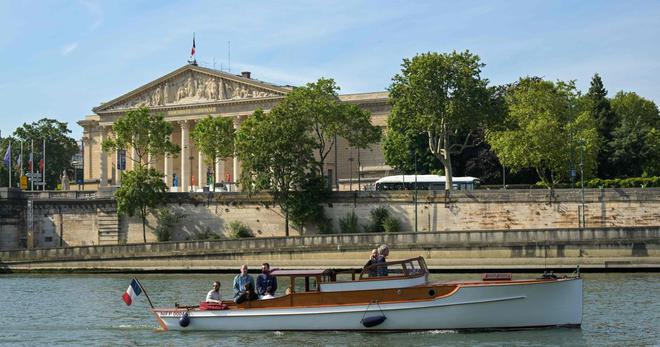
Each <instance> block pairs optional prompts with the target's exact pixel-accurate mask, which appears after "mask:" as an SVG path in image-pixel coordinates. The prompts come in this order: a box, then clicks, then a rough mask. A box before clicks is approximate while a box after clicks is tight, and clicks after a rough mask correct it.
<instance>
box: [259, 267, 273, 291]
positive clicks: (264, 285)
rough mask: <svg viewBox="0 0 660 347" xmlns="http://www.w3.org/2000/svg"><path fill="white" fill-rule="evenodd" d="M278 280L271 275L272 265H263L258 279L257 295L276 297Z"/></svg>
mask: <svg viewBox="0 0 660 347" xmlns="http://www.w3.org/2000/svg"><path fill="white" fill-rule="evenodd" d="M275 291H277V278H275V277H274V276H272V275H271V274H270V264H268V263H263V264H261V274H259V276H258V277H257V294H259V296H275Z"/></svg>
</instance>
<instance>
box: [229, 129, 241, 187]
mask: <svg viewBox="0 0 660 347" xmlns="http://www.w3.org/2000/svg"><path fill="white" fill-rule="evenodd" d="M240 126H241V116H238V117H236V118H234V130H235V131H238V128H239V127H240ZM233 166H234V172H233V175H232V178H231V180H232V182H238V175H239V170H238V157H237V156H236V153H234V158H233ZM232 191H234V192H237V191H238V184H237V183H234V184H233V189H232Z"/></svg>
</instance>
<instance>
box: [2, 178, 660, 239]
mask: <svg viewBox="0 0 660 347" xmlns="http://www.w3.org/2000/svg"><path fill="white" fill-rule="evenodd" d="M415 196H417V199H416V201H417V203H415ZM27 199H32V201H33V206H34V207H33V216H34V226H33V227H32V229H31V230H30V228H29V227H28V226H27V225H26V224H27V223H26V213H27V212H26V201H27ZM581 205H582V194H581V191H580V190H557V191H555V192H554V194H551V193H550V192H549V191H546V190H540V189H539V190H506V191H504V190H491V191H488V190H479V191H474V192H465V191H457V192H452V194H451V195H449V196H445V194H444V192H441V191H435V192H434V191H424V192H423V191H420V192H418V194H417V195H416V194H415V192H412V191H403V192H372V191H367V192H365V191H362V192H336V193H333V194H332V196H331V198H330V200H329V201H328V202H326V203H324V204H323V206H324V211H325V214H326V216H327V217H328V218H329V220H330V221H331V223H332V229H333V231H334V232H340V230H339V223H338V221H339V219H340V218H344V217H345V216H346V215H347V214H349V213H351V212H355V214H356V215H357V216H358V220H359V223H360V224H362V225H367V224H368V223H369V222H370V211H371V210H373V209H375V208H377V207H380V206H382V207H385V208H387V209H388V210H389V211H390V214H391V215H392V216H394V217H396V218H398V219H399V220H400V221H401V225H402V230H401V231H402V232H412V231H414V226H415V215H417V231H419V232H443V231H460V230H528V229H548V228H552V229H558V228H577V227H578V226H579V224H578V220H579V209H580V206H581ZM584 206H585V208H584V210H585V222H586V223H585V227H587V228H607V227H643V226H658V225H660V222H659V221H660V189H605V190H598V189H589V190H585V195H584ZM160 208H164V209H169V210H170V211H171V212H173V213H178V214H180V215H181V216H182V218H181V219H180V220H179V222H178V223H177V224H176V225H175V226H174V227H173V228H172V231H173V236H172V241H185V240H196V239H204V238H209V237H216V238H220V239H223V238H226V236H227V233H228V230H229V228H228V225H229V224H230V223H231V222H234V221H238V222H241V223H244V224H245V225H247V226H248V227H249V228H250V229H251V231H252V233H253V234H254V236H256V237H277V236H284V216H283V214H282V211H281V209H280V208H279V207H278V206H277V205H275V204H274V203H273V202H272V200H271V199H270V197H269V196H268V195H265V194H260V195H253V196H247V195H245V194H241V193H224V194H220V193H217V194H212V195H209V194H204V193H193V194H188V193H169V194H168V195H167V197H166V199H165V201H163V204H162V206H161V207H160ZM415 210H416V211H417V214H415ZM158 223H159V222H158V219H157V218H156V216H154V215H150V216H149V217H148V218H147V223H146V236H147V241H149V242H153V241H156V240H157V238H156V235H155V234H154V230H155V228H156V227H157V226H158ZM290 234H291V235H292V236H295V235H301V234H303V235H314V234H318V228H317V226H314V225H310V226H307V227H306V229H305V230H304V231H302V232H301V231H300V230H297V229H295V228H293V227H292V228H291V231H290ZM28 235H31V236H32V237H31V238H28ZM28 239H31V242H28ZM60 239H61V240H60ZM60 241H61V243H60ZM140 242H143V235H142V222H141V220H140V219H139V218H137V217H128V216H117V214H116V204H115V202H114V200H113V199H112V192H111V191H109V192H42V193H33V194H27V193H21V192H20V191H19V192H17V191H14V190H9V191H8V190H7V189H6V188H5V190H4V191H0V249H15V248H24V247H26V246H30V247H34V248H44V247H58V246H60V244H61V245H63V246H86V245H99V244H126V243H128V244H131V243H140ZM27 243H30V245H27Z"/></svg>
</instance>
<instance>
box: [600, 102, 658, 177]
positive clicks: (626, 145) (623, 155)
mask: <svg viewBox="0 0 660 347" xmlns="http://www.w3.org/2000/svg"><path fill="white" fill-rule="evenodd" d="M612 109H613V110H614V112H615V113H616V114H617V117H618V119H619V123H618V124H617V126H616V128H615V129H614V131H613V132H612V141H610V143H609V144H608V145H609V147H610V151H611V153H612V154H611V157H610V158H609V159H610V160H609V164H610V166H611V167H612V168H613V170H614V172H615V173H616V175H617V176H620V177H639V176H642V175H659V174H660V172H659V171H658V170H657V167H658V162H660V152H659V151H658V150H659V149H660V146H658V143H660V139H659V138H658V134H659V133H660V116H659V114H658V107H657V106H656V105H655V103H654V102H652V101H650V100H647V99H645V98H643V97H641V96H639V95H637V94H635V93H633V92H619V93H617V94H616V96H615V97H614V98H613V99H612Z"/></svg>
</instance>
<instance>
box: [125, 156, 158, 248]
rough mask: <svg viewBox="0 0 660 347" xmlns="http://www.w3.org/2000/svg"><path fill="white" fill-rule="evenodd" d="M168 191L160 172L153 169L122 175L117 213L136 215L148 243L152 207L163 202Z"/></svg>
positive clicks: (133, 171)
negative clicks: (148, 221)
mask: <svg viewBox="0 0 660 347" xmlns="http://www.w3.org/2000/svg"><path fill="white" fill-rule="evenodd" d="M166 189H167V186H166V185H165V182H163V177H162V175H161V173H160V172H158V171H156V170H155V169H153V168H146V167H138V168H136V169H135V170H132V171H128V172H126V173H122V177H121V187H119V188H118V189H117V191H116V192H115V198H116V200H117V212H118V213H119V214H128V215H129V216H131V217H133V216H134V215H135V214H136V213H137V214H138V215H139V216H140V219H141V220H142V238H143V239H144V242H145V243H146V242H147V230H146V224H147V214H148V209H149V208H150V207H154V206H156V204H158V203H159V202H160V201H161V198H162V194H163V193H164V192H165V190H166Z"/></svg>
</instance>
